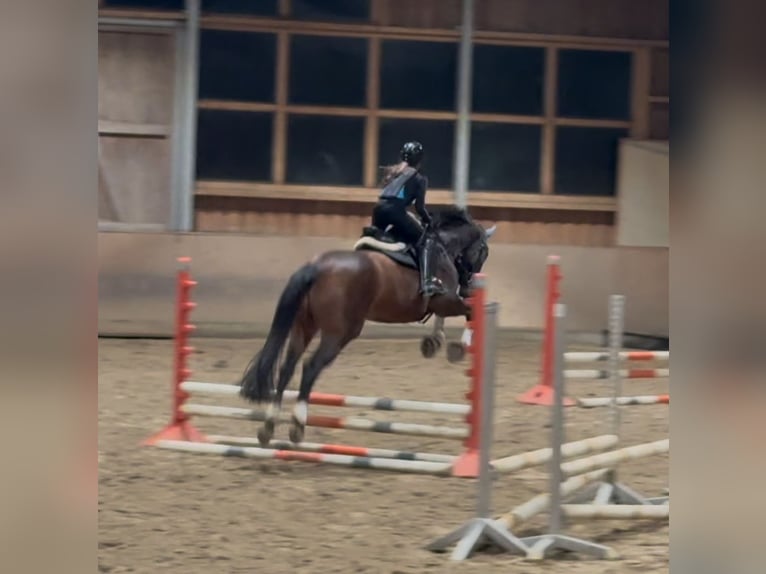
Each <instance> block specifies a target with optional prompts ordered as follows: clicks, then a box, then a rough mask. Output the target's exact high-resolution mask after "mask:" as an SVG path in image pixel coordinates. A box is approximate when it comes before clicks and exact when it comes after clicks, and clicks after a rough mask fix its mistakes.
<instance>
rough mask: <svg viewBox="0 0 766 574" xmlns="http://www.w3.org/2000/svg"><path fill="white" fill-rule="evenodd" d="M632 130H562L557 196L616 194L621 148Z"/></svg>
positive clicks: (558, 134)
mask: <svg viewBox="0 0 766 574" xmlns="http://www.w3.org/2000/svg"><path fill="white" fill-rule="evenodd" d="M627 135H628V131H627V130H623V129H611V128H610V129H607V128H580V127H560V128H558V129H557V132H556V171H555V181H556V193H558V194H562V195H614V193H615V174H616V171H617V146H618V143H619V140H620V138H624V137H627Z"/></svg>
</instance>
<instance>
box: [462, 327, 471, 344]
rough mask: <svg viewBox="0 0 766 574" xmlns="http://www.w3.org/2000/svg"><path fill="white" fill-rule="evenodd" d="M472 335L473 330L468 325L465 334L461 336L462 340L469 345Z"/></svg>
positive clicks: (464, 330)
mask: <svg viewBox="0 0 766 574" xmlns="http://www.w3.org/2000/svg"><path fill="white" fill-rule="evenodd" d="M472 337H473V330H471V329H469V328H468V327H466V328H465V329H463V335H462V336H461V337H460V342H461V343H463V345H464V346H466V347H467V346H469V345H470V344H471V339H472Z"/></svg>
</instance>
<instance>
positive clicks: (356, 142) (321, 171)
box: [287, 115, 365, 185]
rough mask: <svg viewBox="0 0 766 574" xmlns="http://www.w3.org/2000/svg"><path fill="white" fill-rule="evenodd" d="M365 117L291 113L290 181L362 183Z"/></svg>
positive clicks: (288, 140)
mask: <svg viewBox="0 0 766 574" xmlns="http://www.w3.org/2000/svg"><path fill="white" fill-rule="evenodd" d="M364 122H365V120H364V118H348V117H333V116H309V115H291V116H289V117H288V119H287V182H288V183H307V184H314V185H362V171H363V164H364V159H363V154H364Z"/></svg>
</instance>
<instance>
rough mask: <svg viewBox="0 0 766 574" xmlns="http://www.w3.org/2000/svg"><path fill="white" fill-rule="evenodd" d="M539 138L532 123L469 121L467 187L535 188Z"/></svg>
mask: <svg viewBox="0 0 766 574" xmlns="http://www.w3.org/2000/svg"><path fill="white" fill-rule="evenodd" d="M541 137H542V129H541V127H540V126H536V125H521V124H499V123H485V122H473V123H472V124H471V176H470V188H471V189H475V190H487V189H489V190H506V191H538V190H539V189H540V153H541V151H540V139H541Z"/></svg>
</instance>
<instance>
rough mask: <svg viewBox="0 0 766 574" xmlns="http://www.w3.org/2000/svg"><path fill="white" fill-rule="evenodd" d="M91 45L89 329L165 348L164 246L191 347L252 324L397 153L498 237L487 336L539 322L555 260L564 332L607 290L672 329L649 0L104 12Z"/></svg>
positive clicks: (341, 228) (266, 3) (327, 242)
mask: <svg viewBox="0 0 766 574" xmlns="http://www.w3.org/2000/svg"><path fill="white" fill-rule="evenodd" d="M466 15H469V18H468V20H467V21H464V20H465V18H466ZM464 24H466V25H464ZM98 30H99V31H98V49H99V62H98V76H99V77H98V101H99V116H98V117H99V120H98V132H99V138H98V154H99V155H98V162H99V163H98V167H99V196H98V198H99V203H98V210H99V211H98V213H99V269H100V276H99V332H100V333H101V334H102V335H104V334H110V335H169V334H170V333H171V332H172V301H173V272H174V260H175V257H177V256H182V255H184V256H187V255H188V256H191V257H192V258H193V262H194V263H193V267H194V272H195V276H196V277H197V278H198V280H199V281H200V286H199V289H198V291H197V293H196V295H195V296H196V297H197V300H198V301H199V303H200V307H199V309H198V310H197V311H196V312H195V317H196V321H197V324H198V326H199V329H200V333H203V334H204V333H205V332H206V331H207V332H213V331H215V333H216V334H246V335H250V334H255V333H260V332H262V330H263V329H264V328H266V327H268V324H269V322H270V320H271V316H272V312H273V305H274V302H275V300H276V298H277V296H278V294H279V292H280V291H281V289H282V287H283V285H284V283H285V281H286V279H287V277H288V276H289V274H290V273H291V272H292V271H293V270H294V269H296V268H297V267H298V266H299V265H300V264H301V263H303V262H304V261H305V260H306V259H308V258H310V257H312V256H314V255H315V254H316V253H319V252H321V251H323V250H326V249H338V248H340V249H348V248H350V247H351V246H352V245H353V242H354V241H355V238H357V237H358V236H359V235H360V233H361V230H362V227H363V226H364V225H366V224H367V222H368V221H369V217H370V212H371V208H372V205H373V203H374V201H375V198H376V196H377V193H378V181H379V179H380V175H381V172H380V169H379V168H380V166H381V165H385V164H389V163H392V162H394V161H396V160H397V154H398V151H399V148H400V147H401V145H402V143H403V142H405V141H407V140H410V139H417V140H419V141H421V142H422V143H423V145H424V146H425V150H426V160H425V164H424V167H423V170H424V172H425V173H426V175H427V176H428V177H429V180H430V190H429V193H428V196H427V202H428V203H430V204H432V205H434V204H451V203H457V204H459V205H467V206H468V207H469V210H470V212H471V214H472V215H473V216H474V217H476V218H477V219H479V220H480V221H482V222H483V223H486V224H491V223H497V225H498V231H497V234H496V235H495V236H494V237H493V239H492V251H491V255H490V258H489V260H488V263H487V267H486V270H487V273H488V274H489V276H490V290H491V295H492V297H493V298H495V299H498V300H501V301H502V302H503V305H501V316H500V324H501V326H502V327H506V328H514V329H535V330H536V329H539V328H541V327H542V321H543V314H542V308H543V297H544V273H545V257H546V256H547V255H549V254H552V253H555V254H559V255H561V256H562V265H563V270H564V288H563V292H564V297H565V300H567V302H569V303H571V305H570V308H571V309H572V314H571V317H570V326H571V328H572V329H573V330H581V331H591V330H598V329H602V328H603V326H604V325H605V322H606V313H607V309H606V303H605V302H606V299H607V297H608V295H609V294H611V293H616V292H620V293H623V294H625V295H626V296H627V299H628V305H627V316H626V331H627V332H629V333H635V334H640V335H647V336H651V337H666V336H667V335H668V305H667V299H668V286H667V283H668V241H669V240H668V173H669V172H668V127H669V113H668V109H669V86H668V83H669V82H668V67H669V66H668V47H669V38H668V1H667V0H645V1H643V2H635V1H634V0H588V1H573V0H466V2H465V4H464V3H463V2H461V1H460V0H419V1H411V0H100V1H99V16H98ZM461 46H462V47H463V52H462V53H463V54H468V55H469V57H468V58H464V59H463V60H462V61H461V57H460V54H461ZM461 78H462V81H465V82H468V83H467V84H466V86H467V89H466V90H464V93H465V94H467V96H468V97H467V98H461V97H460V93H461V91H460V90H459V85H460V83H461ZM461 110H468V113H462V111H461ZM461 122H464V123H463V124H462V125H465V126H466V127H467V129H466V130H465V131H464V132H461V130H460V126H461ZM461 133H465V134H466V135H467V137H463V136H462V135H461ZM461 146H462V148H461ZM461 149H465V150H467V153H466V154H465V156H461V154H460V150H461ZM464 159H465V161H464ZM461 167H462V168H464V169H467V178H466V180H465V181H462V180H461V179H460V168H461ZM456 174H457V175H456Z"/></svg>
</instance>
